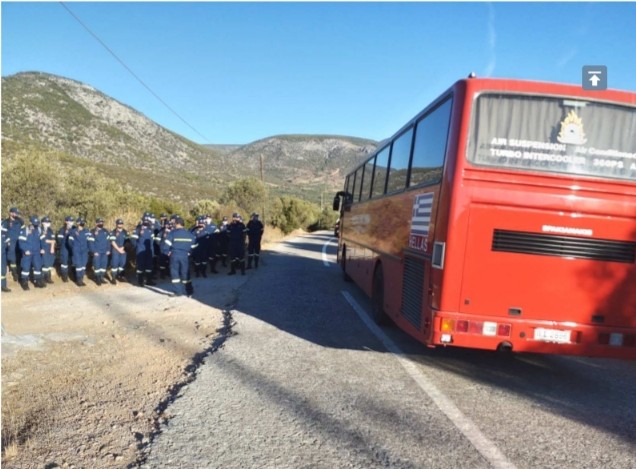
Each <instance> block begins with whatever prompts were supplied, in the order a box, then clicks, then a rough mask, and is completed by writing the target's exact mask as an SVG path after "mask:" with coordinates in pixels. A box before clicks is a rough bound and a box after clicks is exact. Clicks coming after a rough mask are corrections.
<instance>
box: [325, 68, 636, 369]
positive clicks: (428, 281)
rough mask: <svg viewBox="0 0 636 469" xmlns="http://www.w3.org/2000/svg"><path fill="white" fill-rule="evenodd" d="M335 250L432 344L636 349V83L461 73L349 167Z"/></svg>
mask: <svg viewBox="0 0 636 469" xmlns="http://www.w3.org/2000/svg"><path fill="white" fill-rule="evenodd" d="M334 210H339V211H340V226H339V229H340V234H339V238H338V239H339V243H338V263H339V264H340V266H341V267H342V269H343V272H344V276H345V278H346V279H352V280H353V281H355V283H356V284H357V285H359V286H360V288H361V289H362V290H363V291H364V292H365V293H366V294H367V295H369V296H370V297H371V298H372V303H373V305H374V311H373V315H374V319H375V320H376V321H377V322H379V323H382V322H383V321H384V320H386V319H390V320H391V321H393V322H394V323H395V324H397V325H398V326H399V327H400V328H402V329H403V330H405V331H406V332H408V333H409V334H410V335H412V336H413V337H415V338H417V339H418V340H420V341H421V342H423V343H424V344H427V345H429V346H438V345H444V346H458V347H471V348H479V349H490V350H504V351H514V352H535V353H553V354H569V355H585V356H596V357H614V358H624V359H636V261H635V258H636V93H632V92H625V91H617V90H604V91H600V90H599V91H585V90H583V89H582V88H581V87H577V86H572V85H563V84H555V83H542V82H531V81H521V80H504V79H479V78H468V79H465V80H460V81H458V82H457V83H455V84H454V85H453V86H452V87H451V88H450V89H448V90H447V91H446V92H445V93H443V94H442V95H441V96H440V97H439V98H437V99H436V100H435V101H434V102H432V103H431V104H430V105H429V106H428V107H426V108H425V109H424V110H423V111H422V112H420V113H419V114H418V115H416V116H415V117H414V118H413V119H411V120H410V121H409V122H408V123H407V124H406V125H404V126H403V127H402V128H401V129H400V130H399V131H398V132H397V133H395V134H394V135H393V136H392V137H391V138H390V139H387V140H386V141H384V142H382V143H381V145H380V147H379V148H378V150H377V151H376V152H375V153H374V154H373V155H372V156H371V157H370V158H368V159H367V160H366V161H364V162H363V163H362V164H360V165H359V166H358V167H357V168H355V169H354V170H353V171H352V172H351V173H350V174H349V175H348V176H347V177H346V180H345V185H344V190H343V191H341V192H339V193H338V194H337V195H336V198H335V199H334Z"/></svg>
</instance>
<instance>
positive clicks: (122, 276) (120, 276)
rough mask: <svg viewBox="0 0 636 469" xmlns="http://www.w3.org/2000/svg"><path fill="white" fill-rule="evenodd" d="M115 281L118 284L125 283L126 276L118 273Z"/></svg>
mask: <svg viewBox="0 0 636 469" xmlns="http://www.w3.org/2000/svg"><path fill="white" fill-rule="evenodd" d="M117 280H119V281H120V282H125V281H126V276H125V275H124V273H123V272H120V273H119V274H118V275H117Z"/></svg>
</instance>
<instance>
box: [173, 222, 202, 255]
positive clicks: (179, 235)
mask: <svg viewBox="0 0 636 469" xmlns="http://www.w3.org/2000/svg"><path fill="white" fill-rule="evenodd" d="M165 243H166V244H167V245H168V246H169V247H170V253H171V255H173V256H177V257H179V256H188V255H190V253H192V250H193V249H194V248H196V247H197V243H196V239H195V238H194V235H193V234H192V233H190V232H189V231H187V230H186V229H184V228H177V229H175V230H172V231H171V232H170V233H169V234H168V237H167V238H166V241H165Z"/></svg>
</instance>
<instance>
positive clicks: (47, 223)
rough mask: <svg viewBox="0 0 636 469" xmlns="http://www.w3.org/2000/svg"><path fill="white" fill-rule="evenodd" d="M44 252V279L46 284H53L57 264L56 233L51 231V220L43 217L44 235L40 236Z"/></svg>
mask: <svg viewBox="0 0 636 469" xmlns="http://www.w3.org/2000/svg"><path fill="white" fill-rule="evenodd" d="M40 247H41V250H42V278H43V280H44V282H46V283H53V279H52V278H51V275H52V272H53V265H54V264H55V233H54V232H53V230H52V229H51V218H50V217H48V216H44V217H42V234H41V235H40Z"/></svg>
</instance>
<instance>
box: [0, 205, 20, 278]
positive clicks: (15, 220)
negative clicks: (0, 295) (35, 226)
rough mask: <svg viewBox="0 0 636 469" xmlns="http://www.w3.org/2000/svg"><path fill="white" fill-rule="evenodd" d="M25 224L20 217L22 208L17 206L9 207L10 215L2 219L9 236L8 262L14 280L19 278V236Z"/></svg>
mask: <svg viewBox="0 0 636 469" xmlns="http://www.w3.org/2000/svg"><path fill="white" fill-rule="evenodd" d="M23 226H24V221H22V218H20V210H18V209H17V208H16V207H11V208H10V209H9V217H8V218H6V219H5V220H3V221H2V231H3V232H5V233H6V235H7V238H9V244H8V245H7V251H6V253H7V264H8V266H9V270H10V271H11V276H12V277H13V281H14V282H17V281H18V280H19V276H18V265H20V257H21V252H20V248H19V247H18V238H19V237H20V231H21V230H22V227H23Z"/></svg>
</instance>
